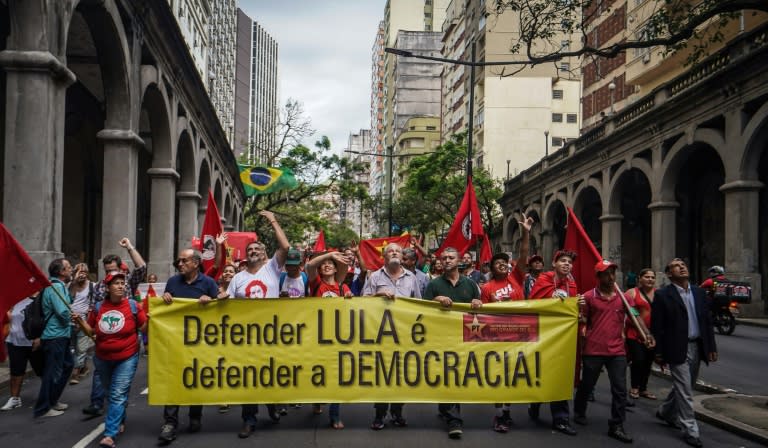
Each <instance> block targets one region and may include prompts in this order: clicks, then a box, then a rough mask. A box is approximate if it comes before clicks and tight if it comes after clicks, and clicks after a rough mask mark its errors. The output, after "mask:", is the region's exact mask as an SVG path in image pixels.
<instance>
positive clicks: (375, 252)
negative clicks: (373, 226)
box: [359, 234, 411, 271]
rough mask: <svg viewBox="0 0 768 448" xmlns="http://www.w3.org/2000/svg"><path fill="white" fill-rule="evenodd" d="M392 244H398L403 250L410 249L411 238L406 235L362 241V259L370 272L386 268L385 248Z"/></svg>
mask: <svg viewBox="0 0 768 448" xmlns="http://www.w3.org/2000/svg"><path fill="white" fill-rule="evenodd" d="M391 243H397V244H399V245H400V246H401V247H402V248H406V247H410V246H411V236H410V235H408V234H405V235H400V236H390V237H385V238H374V239H371V240H362V241H360V246H359V248H360V258H362V259H363V262H365V266H366V267H367V268H368V270H370V271H374V270H376V269H379V268H380V267H382V266H384V256H383V254H384V248H385V247H387V245H388V244H391Z"/></svg>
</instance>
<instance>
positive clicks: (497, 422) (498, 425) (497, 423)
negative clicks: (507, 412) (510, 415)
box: [493, 415, 509, 432]
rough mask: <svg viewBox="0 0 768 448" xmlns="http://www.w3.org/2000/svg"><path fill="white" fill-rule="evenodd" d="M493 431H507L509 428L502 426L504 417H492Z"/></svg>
mask: <svg viewBox="0 0 768 448" xmlns="http://www.w3.org/2000/svg"><path fill="white" fill-rule="evenodd" d="M493 430H494V431H496V432H507V431H509V426H507V425H505V424H504V417H503V416H501V415H496V416H494V417H493Z"/></svg>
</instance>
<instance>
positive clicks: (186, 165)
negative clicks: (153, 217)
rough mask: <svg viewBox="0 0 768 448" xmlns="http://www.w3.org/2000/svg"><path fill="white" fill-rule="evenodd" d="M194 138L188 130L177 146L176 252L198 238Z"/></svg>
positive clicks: (197, 197)
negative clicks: (195, 237) (194, 237)
mask: <svg viewBox="0 0 768 448" xmlns="http://www.w3.org/2000/svg"><path fill="white" fill-rule="evenodd" d="M193 145H194V144H193V143H192V138H191V137H190V135H189V132H187V131H186V130H185V131H183V132H182V133H181V135H180V136H179V139H178V143H177V145H176V161H175V167H176V172H177V173H179V182H178V184H177V191H176V226H175V228H176V231H175V233H176V250H175V252H178V250H179V249H182V248H185V247H189V245H190V241H191V239H192V237H193V236H198V225H197V209H198V206H199V203H200V199H201V198H200V195H199V194H198V192H197V185H198V184H197V174H198V173H197V170H196V169H195V167H196V166H197V163H195V150H194V146H193Z"/></svg>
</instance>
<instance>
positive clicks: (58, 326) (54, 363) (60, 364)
mask: <svg viewBox="0 0 768 448" xmlns="http://www.w3.org/2000/svg"><path fill="white" fill-rule="evenodd" d="M48 275H49V276H50V277H51V279H50V280H51V286H49V287H47V288H45V289H44V290H43V293H42V296H41V300H42V301H43V315H44V317H45V329H44V330H43V334H42V336H40V341H41V345H42V350H43V355H44V356H45V367H44V368H43V378H42V381H40V393H39V394H38V395H37V403H36V404H35V409H34V416H35V417H41V416H42V417H56V416H59V415H61V414H63V413H64V410H65V409H67V408H68V407H69V406H67V405H66V404H64V403H61V402H59V398H61V394H62V393H63V392H64V386H66V385H67V381H68V380H69V376H70V375H71V374H72V368H73V367H74V366H75V361H74V359H73V358H72V353H71V352H70V351H69V339H70V331H71V324H70V319H71V316H72V313H71V312H70V310H69V306H70V305H71V300H70V298H69V292H68V291H67V286H66V282H69V281H70V279H71V277H72V265H71V264H70V263H69V260H67V259H66V258H57V259H55V260H53V261H52V262H51V264H50V265H48Z"/></svg>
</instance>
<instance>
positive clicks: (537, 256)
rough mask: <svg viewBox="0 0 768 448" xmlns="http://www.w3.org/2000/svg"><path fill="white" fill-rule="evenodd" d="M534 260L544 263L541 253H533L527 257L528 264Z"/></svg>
mask: <svg viewBox="0 0 768 448" xmlns="http://www.w3.org/2000/svg"><path fill="white" fill-rule="evenodd" d="M534 261H540V262H542V263H544V258H543V257H542V256H541V255H538V254H534V255H531V256H530V257H528V264H531V263H533V262H534Z"/></svg>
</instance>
